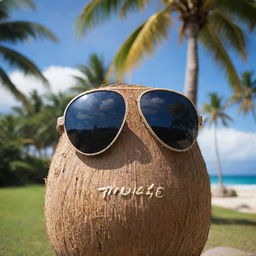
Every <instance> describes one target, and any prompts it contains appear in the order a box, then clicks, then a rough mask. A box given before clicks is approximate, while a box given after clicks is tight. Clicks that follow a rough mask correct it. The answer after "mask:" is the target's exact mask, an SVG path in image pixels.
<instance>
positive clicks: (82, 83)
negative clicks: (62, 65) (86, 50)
mask: <svg viewBox="0 0 256 256" xmlns="http://www.w3.org/2000/svg"><path fill="white" fill-rule="evenodd" d="M78 69H79V71H80V73H81V76H73V77H74V78H75V80H76V85H75V86H73V87H71V91H73V92H75V93H82V92H84V91H86V90H90V89H93V88H97V87H99V86H100V85H101V84H102V83H104V82H105V77H106V74H107V69H108V67H105V66H104V61H103V58H102V57H99V56H98V55H97V54H91V55H90V56H89V60H88V64H87V65H78Z"/></svg>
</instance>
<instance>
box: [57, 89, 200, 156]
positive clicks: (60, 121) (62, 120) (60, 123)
mask: <svg viewBox="0 0 256 256" xmlns="http://www.w3.org/2000/svg"><path fill="white" fill-rule="evenodd" d="M114 89H117V90H122V89H123V90H127V88H120V87H114ZM114 89H112V88H102V89H101V88H100V89H93V90H89V91H86V92H83V93H80V94H79V95H77V96H76V97H74V98H73V99H72V100H70V102H69V103H68V105H67V106H66V108H65V111H64V115H63V116H62V117H59V118H58V119H57V126H56V129H57V130H58V131H59V132H60V133H62V132H63V131H64V133H65V135H66V136H67V138H68V139H69V137H68V134H67V130H66V126H65V117H66V112H67V109H68V108H69V106H70V105H71V104H72V103H73V102H74V101H75V100H76V99H78V98H80V97H81V96H83V95H86V94H89V93H92V92H98V91H110V92H115V93H118V94H119V95H120V96H121V97H122V98H123V100H124V103H125V114H124V118H123V121H122V124H121V126H120V128H119V131H118V133H117V134H116V136H115V138H114V139H113V140H112V142H111V143H110V144H109V145H108V146H107V147H105V148H104V149H102V150H100V151H99V152H96V153H91V154H88V153H84V152H82V151H80V150H79V149H77V148H76V147H75V146H74V145H73V144H72V142H71V141H70V140H69V142H70V144H71V145H72V147H74V148H75V150H76V151H77V152H79V153H80V154H82V155H85V156H95V155H99V154H101V153H103V152H105V151H106V150H107V149H108V148H110V147H111V146H112V145H113V144H114V142H115V141H116V140H117V138H118V137H119V134H120V133H121V131H122V129H123V127H124V124H125V122H126V117H127V109H128V107H129V104H128V102H127V100H126V98H125V97H124V95H122V93H121V92H119V91H117V90H114ZM131 89H132V90H134V89H139V90H141V89H142V88H131ZM159 90H160V91H168V92H172V93H176V94H178V95H181V96H183V97H185V98H186V99H187V100H188V101H189V102H190V103H191V104H192V106H193V107H194V109H195V111H196V114H197V120H198V124H197V125H198V126H197V133H196V136H195V139H194V141H193V142H192V144H191V145H190V146H189V147H188V148H186V149H175V148H173V147H170V146H169V145H167V144H166V143H165V142H163V141H162V140H161V139H160V138H159V137H158V136H157V135H156V134H155V132H154V131H153V130H152V128H151V127H150V125H149V124H148V122H147V121H146V118H145V117H144V115H143V112H142V110H141V107H140V100H141V97H142V96H143V95H144V94H145V93H148V92H150V91H159ZM134 99H135V98H134ZM135 100H136V102H137V107H138V110H139V114H140V116H141V118H142V120H143V123H144V125H145V126H146V127H147V129H148V130H149V132H150V133H151V135H153V137H154V138H155V139H156V140H157V141H158V142H159V143H160V144H161V145H162V146H164V147H165V148H167V149H169V150H172V151H175V152H185V151H188V150H189V149H190V148H192V147H193V145H194V143H195V142H196V140H197V137H198V134H199V130H200V127H202V125H203V119H202V116H200V115H199V113H198V111H197V109H196V107H195V105H194V103H193V102H192V101H191V100H190V99H189V98H187V97H186V96H185V95H183V94H181V93H179V92H176V91H173V90H169V89H164V88H152V89H148V90H145V91H143V92H142V93H141V94H140V95H139V96H138V98H137V99H135Z"/></svg>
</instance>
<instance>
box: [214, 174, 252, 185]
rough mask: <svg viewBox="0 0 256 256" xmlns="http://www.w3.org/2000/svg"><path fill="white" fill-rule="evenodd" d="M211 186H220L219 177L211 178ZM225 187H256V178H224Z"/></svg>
mask: <svg viewBox="0 0 256 256" xmlns="http://www.w3.org/2000/svg"><path fill="white" fill-rule="evenodd" d="M210 181H211V185H216V184H218V177H217V176H210ZM223 184H224V185H256V176H223Z"/></svg>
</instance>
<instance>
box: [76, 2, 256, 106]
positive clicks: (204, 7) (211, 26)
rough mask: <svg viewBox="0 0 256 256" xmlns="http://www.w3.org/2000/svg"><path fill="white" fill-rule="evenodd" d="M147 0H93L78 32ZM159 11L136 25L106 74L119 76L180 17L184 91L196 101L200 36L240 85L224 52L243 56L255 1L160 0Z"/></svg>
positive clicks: (141, 5) (139, 6)
mask: <svg viewBox="0 0 256 256" xmlns="http://www.w3.org/2000/svg"><path fill="white" fill-rule="evenodd" d="M149 3H150V1H149V0H103V1H99V0H91V1H90V2H89V3H88V4H87V5H86V6H85V7H84V9H83V11H82V13H81V14H80V16H79V17H78V21H77V24H78V26H77V27H78V31H79V33H80V34H82V33H83V32H85V31H86V30H87V29H89V28H92V27H93V26H94V25H96V24H98V23H100V22H101V21H103V20H105V19H107V18H108V17H109V16H110V15H111V14H112V13H117V12H119V14H120V17H121V18H125V17H126V16H127V15H128V13H130V12H131V11H134V10H142V11H143V10H144V9H145V8H146V7H147V5H148V4H149ZM158 6H159V7H161V8H160V9H159V11H157V12H155V13H153V14H152V15H151V16H150V17H149V18H148V19H147V20H146V21H145V22H144V23H143V24H141V25H140V26H139V27H138V28H136V29H135V30H134V31H133V32H132V34H131V35H130V36H129V37H128V38H127V40H126V41H125V42H124V44H123V45H122V46H121V47H120V49H119V51H118V52H117V54H116V56H115V57H114V59H113V61H112V64H111V66H110V70H109V74H110V73H112V72H115V73H116V77H117V78H119V79H120V77H121V76H122V75H123V73H124V72H125V71H129V70H131V69H132V68H133V67H134V66H135V65H136V64H138V63H139V62H140V60H141V59H142V57H143V56H144V55H145V54H152V53H153V51H154V49H155V46H157V45H158V44H160V43H161V42H162V41H163V40H164V39H166V38H167V37H168V33H169V28H170V27H171V26H172V24H173V23H174V20H175V19H178V20H179V21H180V30H179V37H180V40H181V41H182V39H183V38H186V39H187V42H188V46H187V67H186V79H185V87H184V90H185V94H186V95H187V96H188V97H189V98H190V99H191V100H192V101H193V102H194V103H196V99H197V84H198V71H199V60H198V41H200V42H201V43H202V45H203V46H204V48H205V49H206V50H207V51H208V52H209V53H211V54H212V55H213V57H214V59H215V60H216V61H217V63H219V64H220V65H221V66H222V67H223V69H224V70H225V71H226V74H227V77H228V79H229V81H230V82H231V84H232V86H233V87H234V88H235V89H236V90H239V85H240V83H239V77H238V75H237V72H236V69H235V67H234V65H233V62H232V60H231V58H230V56H229V53H228V51H227V50H226V49H227V48H228V49H231V50H234V51H235V52H236V53H238V54H239V55H240V56H241V57H242V58H243V59H245V58H246V42H247V40H246V39H245V34H244V28H250V29H252V28H254V26H255V24H256V3H255V1H252V0H232V1H230V0H204V1H203V0H161V1H160V0H159V5H158Z"/></svg>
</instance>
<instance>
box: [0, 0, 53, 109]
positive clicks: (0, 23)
mask: <svg viewBox="0 0 256 256" xmlns="http://www.w3.org/2000/svg"><path fill="white" fill-rule="evenodd" d="M25 7H31V8H35V5H34V4H33V1H32V0H1V1H0V56H1V57H2V58H3V59H4V60H5V61H6V62H7V63H8V64H10V65H11V66H14V67H18V68H19V69H20V70H22V71H23V72H24V73H25V74H31V75H34V76H35V77H37V78H38V79H40V80H41V81H42V82H43V83H44V84H47V80H46V78H45V77H44V76H43V75H42V73H41V72H40V70H39V68H38V67H37V66H36V65H35V64H34V63H33V62H32V61H31V60H29V59H28V58H27V57H25V56H24V55H22V54H21V53H19V52H17V51H15V50H13V49H11V48H9V47H7V46H6V44H13V45H15V44H16V43H18V42H22V41H26V40H27V39H29V38H34V39H39V38H47V39H50V40H52V41H56V40H57V38H56V36H55V35H54V34H53V32H51V31H50V30H49V29H47V28H46V27H44V26H43V25H40V24H37V23H33V22H26V21H11V20H10V12H11V11H12V10H15V9H21V8H25ZM0 80H1V82H2V83H1V85H2V86H4V87H5V88H6V89H8V90H9V91H10V92H11V93H12V94H13V95H14V96H15V97H16V98H17V99H19V100H21V101H22V102H23V104H24V105H25V106H26V108H27V109H28V110H29V108H30V104H29V101H28V100H27V99H26V96H25V95H24V94H23V93H22V92H21V91H20V90H19V89H18V88H17V87H16V85H15V84H14V83H13V82H12V81H11V79H10V78H9V77H8V75H7V73H6V71H5V70H4V69H3V67H0Z"/></svg>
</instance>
